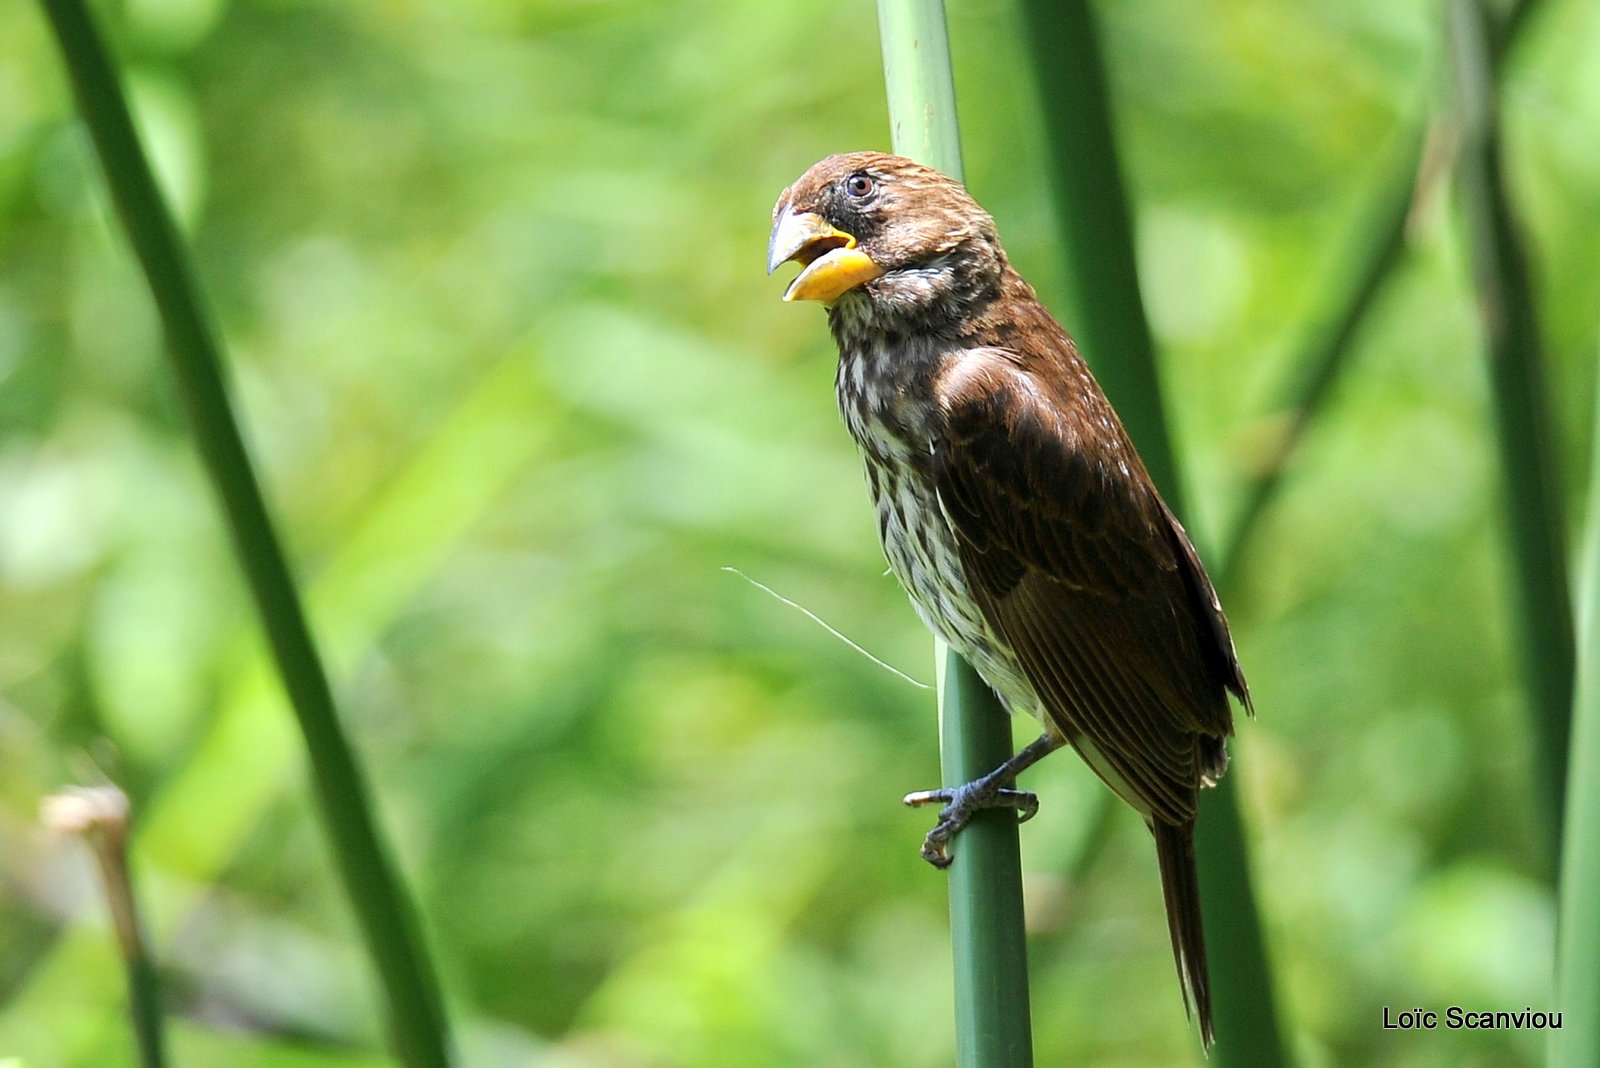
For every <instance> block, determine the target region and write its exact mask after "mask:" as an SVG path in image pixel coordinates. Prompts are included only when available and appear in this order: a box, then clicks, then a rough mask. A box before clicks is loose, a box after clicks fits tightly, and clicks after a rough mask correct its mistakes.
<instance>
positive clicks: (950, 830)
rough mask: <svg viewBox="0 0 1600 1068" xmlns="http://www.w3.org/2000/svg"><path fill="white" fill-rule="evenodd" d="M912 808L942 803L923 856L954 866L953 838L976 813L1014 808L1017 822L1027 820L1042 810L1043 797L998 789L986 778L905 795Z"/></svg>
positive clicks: (935, 863)
mask: <svg viewBox="0 0 1600 1068" xmlns="http://www.w3.org/2000/svg"><path fill="white" fill-rule="evenodd" d="M905 803H906V804H908V805H910V806H911V807H912V808H921V807H922V806H923V805H932V804H942V805H944V808H942V809H940V810H939V822H938V824H937V825H935V826H934V828H933V830H931V831H929V832H928V834H927V837H925V838H924V839H923V840H922V859H923V860H926V861H927V862H928V863H929V864H932V865H933V866H934V867H935V868H948V867H949V866H950V860H951V857H950V841H951V839H953V838H955V836H956V835H957V834H958V833H960V831H961V828H963V827H965V826H966V825H967V822H968V821H969V820H971V819H972V817H973V816H974V815H976V814H977V813H979V812H981V811H982V810H984V809H986V808H1014V809H1016V810H1017V822H1018V823H1027V822H1028V821H1029V820H1031V819H1033V817H1034V815H1035V814H1037V813H1038V811H1039V798H1038V797H1037V795H1035V794H1033V793H1030V792H1029V791H1027V790H1013V789H1011V788H1009V787H1000V788H996V787H995V786H993V785H991V784H988V783H984V782H983V780H981V779H980V780H979V781H977V782H970V783H967V784H965V785H963V786H957V787H953V788H948V789H942V790H918V791H916V792H915V793H909V794H907V795H906V796H905Z"/></svg>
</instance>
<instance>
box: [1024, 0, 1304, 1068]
mask: <svg viewBox="0 0 1600 1068" xmlns="http://www.w3.org/2000/svg"><path fill="white" fill-rule="evenodd" d="M1022 10H1023V14H1024V16H1025V23H1026V30H1027V36H1028V40H1029V44H1030V46H1031V48H1032V50H1033V68H1034V73H1035V76H1036V83H1037V85H1038V90H1039V96H1040V100H1041V103H1042V105H1043V107H1042V110H1043V114H1044V118H1045V124H1046V126H1047V132H1048V134H1049V136H1048V137H1047V138H1046V140H1047V143H1048V146H1049V149H1050V153H1051V159H1052V163H1053V167H1052V178H1053V179H1054V188H1055V194H1056V197H1055V200H1056V217H1057V221H1058V222H1059V224H1060V226H1061V232H1062V245H1063V247H1064V248H1065V250H1066V253H1067V258H1068V260H1069V262H1070V265H1071V268H1072V276H1073V278H1074V280H1075V282H1076V284H1077V286H1078V288H1079V291H1080V298H1081V299H1080V300H1079V302H1078V305H1079V315H1080V319H1079V321H1077V322H1075V323H1074V324H1073V327H1074V330H1075V332H1076V334H1077V336H1078V339H1079V340H1080V342H1081V343H1082V345H1083V349H1084V352H1085V353H1086V354H1087V355H1088V356H1089V358H1090V359H1091V360H1094V361H1095V363H1094V369H1095V373H1096V375H1097V376H1098V377H1099V379H1100V382H1101V384H1102V386H1104V388H1105V390H1106V393H1107V395H1109V396H1110V398H1111V400H1112V403H1113V404H1115V405H1116V408H1117V411H1118V413H1119V414H1120V415H1121V416H1122V419H1123V421H1124V423H1125V424H1126V426H1127V428H1128V431H1129V433H1130V434H1132V436H1133V438H1134V441H1135V443H1136V444H1137V445H1138V447H1139V452H1140V455H1141V456H1142V457H1143V458H1144V461H1145V464H1146V466H1147V467H1148V468H1149V469H1150V473H1151V475H1152V477H1154V478H1155V480H1156V483H1157V484H1158V485H1159V486H1160V487H1161V489H1162V492H1163V493H1164V494H1165V495H1166V497H1167V500H1168V501H1169V502H1171V504H1172V506H1173V509H1174V511H1176V512H1178V514H1180V515H1182V514H1184V513H1185V511H1186V510H1185V508H1184V506H1183V489H1182V483H1181V482H1180V480H1179V477H1178V469H1177V464H1176V461H1175V459H1174V456H1173V450H1172V445H1171V441H1170V439H1169V438H1168V435H1167V425H1166V418H1165V413H1164V410H1163V405H1162V399H1161V385H1160V379H1159V376H1158V375H1157V372H1156V356H1155V343H1154V341H1153V339H1152V337H1151V332H1150V326H1149V322H1148V320H1147V319H1146V317H1145V313H1144V304H1143V300H1142V298H1141V296H1140V288H1139V272H1138V265H1137V262H1136V260H1135V254H1134V241H1133V223H1132V219H1131V216H1130V212H1129V207H1128V199H1127V196H1126V194H1125V192H1124V183H1123V179H1122V170H1121V166H1120V164H1119V162H1118V155H1117V146H1116V138H1115V136H1114V133H1113V130H1112V117H1111V102H1110V97H1109V91H1108V87H1107V80H1106V75H1105V68H1104V62H1103V60H1102V57H1101V53H1100V43H1099V33H1098V27H1097V26H1096V23H1095V20H1094V16H1093V13H1092V12H1091V11H1090V10H1089V6H1088V4H1087V3H1086V2H1085V0H1059V2H1057V0H1023V4H1022ZM1237 776H1238V771H1237V770H1235V772H1234V775H1233V776H1231V777H1229V778H1228V779H1226V780H1224V783H1223V785H1221V786H1219V787H1218V788H1217V789H1216V790H1214V791H1211V792H1209V793H1208V794H1207V795H1206V796H1205V798H1204V799H1203V803H1202V812H1201V818H1200V820H1199V823H1198V825H1197V829H1196V848H1197V853H1198V855H1199V859H1200V888H1201V897H1202V900H1203V903H1204V907H1205V918H1206V930H1207V945H1208V947H1209V949H1210V959H1211V989H1212V997H1213V1004H1214V1006H1215V1015H1216V1035H1217V1045H1216V1049H1215V1056H1216V1057H1217V1059H1218V1062H1219V1063H1221V1064H1224V1065H1230V1064H1247V1065H1251V1066H1260V1068H1269V1066H1271V1065H1276V1064H1287V1063H1288V1055H1287V1053H1286V1052H1285V1047H1284V1042H1283V1034H1282V1030H1281V1027H1280V1024H1279V1022H1278V1014H1277V1011H1276V1007H1275V1001H1276V998H1275V994H1274V984H1273V980H1272V970H1271V967H1270V966H1269V963H1268V960H1267V954H1266V945H1265V939H1264V938H1263V936H1262V933H1261V926H1260V917H1259V913H1258V910H1257V907H1256V902H1255V895H1254V890H1253V888H1252V884H1251V879H1250V855H1249V851H1248V848H1247V840H1246V836H1245V830H1244V826H1243V819H1242V816H1241V814H1240V811H1239V805H1238V801H1237V798H1236V796H1235V791H1234V786H1233V784H1234V783H1235V782H1237Z"/></svg>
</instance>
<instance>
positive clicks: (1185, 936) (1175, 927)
mask: <svg viewBox="0 0 1600 1068" xmlns="http://www.w3.org/2000/svg"><path fill="white" fill-rule="evenodd" d="M1151 830H1152V831H1154V832H1155V836H1156V858H1157V859H1158V860H1159V861H1160V862H1161V895H1162V896H1163V897H1164V898H1166V903H1167V930H1168V931H1169V932H1171V934H1172V958H1173V960H1174V961H1176V962H1177V965H1178V982H1179V983H1181V984H1182V985H1183V1008H1184V1011H1185V1012H1188V1011H1189V1006H1190V1004H1191V999H1192V1003H1193V1005H1194V1009H1195V1012H1196V1014H1197V1015H1199V1017H1200V1041H1202V1042H1203V1043H1205V1047H1206V1049H1207V1050H1209V1049H1210V1048H1211V1042H1212V1034H1211V980H1210V977H1209V976H1208V974H1207V972H1206V936H1205V931H1204V929H1203V928H1202V927H1201V925H1200V876H1199V873H1198V872H1197V871H1196V870H1195V866H1194V823H1193V821H1190V822H1189V823H1184V824H1179V825H1178V826H1173V825H1171V824H1168V823H1162V822H1161V821H1160V820H1156V821H1154V822H1153V823H1152V825H1151Z"/></svg>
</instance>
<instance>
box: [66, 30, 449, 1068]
mask: <svg viewBox="0 0 1600 1068" xmlns="http://www.w3.org/2000/svg"><path fill="white" fill-rule="evenodd" d="M41 2H42V4H43V7H44V11H45V14H46V16H47V17H48V18H49V21H50V25H51V27H52V29H53V30H54V32H55V36H56V40H57V42H58V43H59V45H60V47H61V51H62V54H63V57H64V59H65V61H66V67H67V71H68V73H69V75H70V76H71V79H72V84H73V89H74V90H75V93H76V96H77V100H78V107H79V109H80V111H81V112H82V115H83V119H84V122H85V124H86V125H87V127H88V130H89V135H90V137H91V139H92V140H93V142H94V145H95V148H96V150H97V152H98V154H99V157H100V162H101V165H102V167H103V168H104V170H105V177H106V184H107V186H108V187H109V189H110V192H111V199H112V202H113V204H114V205H115V207H116V210H117V214H118V215H119V216H120V217H121V220H122V224H123V227H124V229H125V230H126V231H127V235H128V240H129V243H130V244H131V245H132V246H133V251H134V253H135V255H136V256H137V257H138V259H139V263H140V265H141V266H142V267H143V269H144V273H145V277H146V279H147V280H148V282H149V284H150V290H151V294H152V296H153V297H154V299H155V302H156V306H157V309H158V311H159V312H160V315H161V321H162V326H163V327H164V330H165V334H166V341H167V353H168V355H169V356H170V357H171V362H172V371H173V376H174V378H175V380H176V382H177V384H178V389H179V394H180V396H181V398H182V400H183V404H184V407H185V409H186V411H187V412H188V416H189V421H190V425H191V428H192V430H193V433H194V437H195V444H196V448H197V449H198V451H199V453H200V458H201V460H202V461H203V462H204V464H205V467H206V471H207V473H208V474H209V476H210V478H211V481H212V484H213V486H214V487H215V489H216V492H217V495H218V497H219V498H220V499H221V502H222V506H223V511H224V513H225V516H226V520H227V524H228V530H229V533H230V534H231V536H232V538H233V543H234V551H235V555H236V556H237V557H238V560H239V564H240V566H241V568H242V569H243V570H244V573H245V577H246V579H247V580H248V582H249V585H250V590H251V592H252V593H253V594H254V597H255V601H256V608H257V610H258V612H259V613H260V616H261V622H262V627H263V629H264V630H265V632H266V636H267V639H268V642H269V644H270V645H271V648H272V651H273V655H274V657H275V658H276V660H277V664H278V670H279V673H280V674H281V676H282V678H283V684H284V689H285V690H286V691H287V693H288V695H289V700H290V702H291V704H292V705H293V706H294V710H295V713H296V715H297V717H298V720H299V724H300V730H301V733H302V734H303V736H304V739H305V746H306V753H307V755H308V757H309V758H310V764H311V778H312V783H313V785H314V787H315V791H316V796H317V800H318V801H319V803H320V807H321V812H322V819H323V823H324V825H325V826H326V828H327V830H328V834H329V836H330V838H331V839H332V845H333V855H334V860H335V863H336V864H337V867H338V871H339V874H340V877H341V878H342V880H343V882H344V887H345V891H346V892H347V893H348V894H349V896H350V900H351V903H352V904H353V905H354V907H355V912H356V917H357V919H358V921H359V923H360V927H361V931H362V934H363V936H364V938H365V941H366V947H367V952H368V954H369V956H370V957H371V959H372V962H373V965H374V967H375V968H376V970H377V972H378V977H379V980H380V982H381V984H382V988H383V992H384V994H385V996H386V999H387V1010H388V1011H387V1016H388V1023H389V1029H390V1034H391V1036H392V1040H393V1043H394V1047H395V1050H396V1052H397V1054H398V1055H399V1057H400V1059H401V1061H402V1062H403V1063H405V1064H406V1065H408V1066H410V1068H443V1066H445V1065H448V1064H449V1063H450V1056H449V1052H448V1049H449V1038H448V1025H447V1022H446V1018H445V1011H444V1003H443V998H442V996H441V994H440V990H439V985H438V980H437V978H436V976H435V974H434V969H433V965H432V963H431V961H430V960H429V959H428V956H427V952H426V950H425V948H424V943H423V939H422V936H421V932H420V929H419V926H418V923H417V919H416V916H415V914H414V912H413V906H412V903H411V901H410V899H409V897H408V895H407V892H406V890H405V888H404V887H403V885H402V884H401V881H400V878H399V875H398V872H397V870H396V867H395V864H394V862H393V860H392V859H391V857H390V855H389V851H388V849H387V848H386V846H385V844H384V842H383V841H382V839H381V837H380V835H379V832H378V827H377V822H376V820H375V818H374V816H373V811H372V803H371V801H370V798H369V795H368V788H367V784H366V779H365V777H364V775H363V774H362V772H361V768H360V766H359V764H358V763H357V760H356V755H355V753H354V752H353V751H352V749H351V747H350V744H349V742H348V740H347V739H346V737H345V735H344V731H343V728H342V727H341V726H340V724H339V720H338V716H337V714H336V712H335V709H334V703H333V694H332V691H331V690H330V688H329V685H328V679H327V674H326V672H325V671H324V669H323V665H322V660H321V657H320V656H319V655H318V653H317V649H316V646H315V645H314V644H313V642H312V638H311V633H310V630H309V628H308V627H307V625H306V619H305V612H304V610H303V609H302V607H301V604H300V598H299V595H298V593H297V592H296V589H295V585H294V581H293V579H292V578H291V576H290V573H289V566H288V563H287V561H286V559H285V558H284V554H283V550H282V548H281V546H280V544H279V542H278V538H277V535H276V534H275V533H274V530H273V526H272V522H271V519H270V518H269V516H268V513H267V507H266V502H265V501H264V499H263V497H262V493H261V487H260V485H259V484H258V483H257V480H256V475H255V471H254V469H253V467H252V465H251V462H250V458H249V455H248V454H247V453H246V451H245V446H244V441H243V439H242V437H241V435H240V432H239V426H238V423H237V421H236V419H235V417H234V413H233V408H232V405H231V403H230V401H229V399H228V393H227V388H226V385H225V383H224V380H223V372H222V361H221V355H220V346H219V345H218V342H217V338H216V331H215V329H214V327H213V326H212V323H211V318H210V315H209V312H208V310H207V308H206V305H205V303H204V301H203V299H202V296H201V292H200V288H199V285H198V284H197V282H196V276H195V272H194V270H193V268H192V266H191V265H190V263H189V261H188V258H187V254H186V252H185V250H184V248H183V245H182V242H181V241H180V239H179V237H178V232H177V228H176V227H175V226H174V225H173V221H172V216H171V213H170V212H169V211H168V209H167V205H166V203H165V201H164V200H163V199H162V197H161V194H160V192H159V191H158V190H157V187H156V184H155V180H154V178H153V177H152V175H151V172H150V165H149V162H148V160H147V159H146V156H145V153H144V149H143V147H142V146H141V145H140V143H139V139H138V136H137V135H136V134H135V132H134V128H133V123H132V120H131V118H130V116H129V113H128V104H127V100H126V97H125V96H124V93H123V89H122V84H121V82H120V80H119V77H118V74H117V71H116V68H115V66H114V65H113V63H112V60H111V56H110V54H109V53H108V51H107V50H106V48H105V45H104V43H103V42H102V41H101V39H100V36H99V34H98V32H97V31H96V28H95V25H94V22H93V20H92V18H91V17H90V15H89V12H88V9H87V7H86V6H85V4H84V3H83V0H41Z"/></svg>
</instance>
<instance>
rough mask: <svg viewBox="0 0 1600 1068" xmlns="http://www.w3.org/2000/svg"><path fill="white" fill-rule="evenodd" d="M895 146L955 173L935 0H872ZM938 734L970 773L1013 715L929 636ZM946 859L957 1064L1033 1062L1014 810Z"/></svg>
mask: <svg viewBox="0 0 1600 1068" xmlns="http://www.w3.org/2000/svg"><path fill="white" fill-rule="evenodd" d="M878 29H879V32H880V35H881V37H882V42H883V72H884V82H885V84H886V86H887V89H888V97H889V125H890V129H891V131H892V136H893V143H894V150H895V151H896V152H898V153H899V154H901V155H903V156H909V157H911V158H912V159H916V160H920V161H921V162H923V163H926V164H928V165H929V166H931V167H935V168H937V169H939V170H941V171H943V172H945V173H946V174H948V175H950V176H952V177H954V178H958V179H959V178H960V177H961V138H960V132H959V128H958V126H957V124H956V100H955V80H954V77H953V76H952V74H951V69H950V43H949V39H948V36H947V32H946V29H945V17H944V3H943V0H878ZM935 656H936V658H937V660H938V671H939V738H940V751H941V763H942V774H943V777H944V781H945V782H948V783H964V782H971V781H972V780H973V779H976V778H978V777H980V776H982V775H985V774H987V773H988V772H990V771H993V770H994V769H995V768H996V767H998V766H999V765H1000V764H1001V763H1003V762H1004V761H1005V760H1006V759H1007V758H1008V757H1010V756H1011V752H1012V742H1011V724H1010V719H1009V717H1008V716H1007V715H1006V713H1005V711H1004V710H1003V709H1002V708H1001V707H1000V703H999V701H998V700H996V698H995V695H994V692H993V691H992V690H990V689H989V687H988V686H987V685H985V684H984V682H983V680H982V679H980V678H979V677H978V674H977V672H975V671H973V669H972V667H971V666H970V665H969V664H967V662H966V661H965V660H963V659H961V657H960V656H958V655H957V654H956V653H954V652H952V651H950V650H948V649H946V648H944V647H943V646H942V645H940V644H939V643H935ZM952 851H953V852H954V854H955V859H954V862H953V863H952V864H951V865H950V928H951V943H952V948H953V950H954V955H955V991H956V1063H957V1064H958V1065H959V1066H960V1068H1027V1066H1030V1065H1032V1064H1033V1039H1032V1030H1031V1023H1030V1020H1029V1014H1028V958H1027V942H1026V938H1025V935H1024V930H1023V914H1022V865H1021V854H1020V850H1019V847H1018V842H1017V821H1016V817H1015V815H1014V814H1013V813H1010V812H1007V811H1005V810H991V811H989V812H984V813H980V814H979V815H978V816H976V817H975V818H974V819H973V820H972V822H971V823H970V824H968V825H967V827H966V828H965V829H964V830H963V831H962V832H961V836H960V838H959V839H958V841H957V842H956V843H955V845H954V848H953V850H952Z"/></svg>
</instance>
